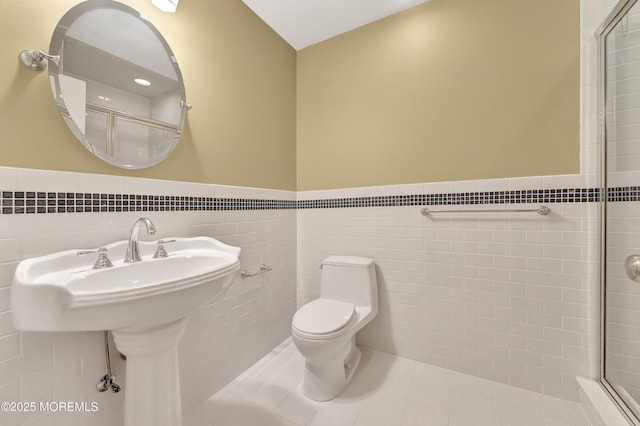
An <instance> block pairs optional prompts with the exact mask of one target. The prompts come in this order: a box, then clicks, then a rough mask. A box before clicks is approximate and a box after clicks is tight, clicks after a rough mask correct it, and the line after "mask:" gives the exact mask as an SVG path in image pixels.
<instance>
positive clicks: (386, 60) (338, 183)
mask: <svg viewBox="0 0 640 426" xmlns="http://www.w3.org/2000/svg"><path fill="white" fill-rule="evenodd" d="M579 16H580V13H579V0H536V1H531V0H482V1H478V0H430V1H429V2H427V3H425V4H423V5H420V6H417V7H415V8H412V9H410V10H408V11H405V12H403V13H400V14H398V15H395V16H392V17H389V18H386V19H384V20H381V21H378V22H375V23H373V24H370V25H368V26H365V27H362V28H360V29H356V30H354V31H352V32H349V33H347V34H343V35H341V36H338V37H335V38H333V39H330V40H327V41H325V42H323V43H320V44H317V45H314V46H311V47H308V48H306V49H304V50H301V51H299V52H298V73H297V78H298V86H297V87H298V89H297V97H298V105H297V112H298V115H297V124H298V129H297V135H298V136H297V175H298V178H297V179H298V189H299V190H310V189H327V188H343V187H354V186H371V185H386V184H401V183H415V182H435V181H449V180H467V179H483V178H502V177H516V176H533V175H550V174H567V173H578V172H579V161H580V154H579V149H580V148H579V132H580V129H579V116H580V115H579V113H580V109H579V108H580V106H579V102H580V96H579V73H580V71H579V52H580V40H579V34H580V22H579Z"/></svg>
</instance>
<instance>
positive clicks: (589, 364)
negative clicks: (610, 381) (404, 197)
mask: <svg viewBox="0 0 640 426" xmlns="http://www.w3.org/2000/svg"><path fill="white" fill-rule="evenodd" d="M566 180H567V182H566V184H567V186H571V185H572V184H575V183H576V179H575V177H573V176H568V177H566ZM549 182H550V183H552V184H554V188H555V187H556V186H558V184H560V183H562V182H563V177H555V178H554V179H549ZM500 183H501V184H502V186H501V187H500ZM543 184H544V182H543V180H542V179H535V178H534V179H504V180H502V182H498V181H496V180H493V181H489V182H482V181H481V182H480V183H476V185H474V186H473V188H469V187H468V186H466V185H463V184H462V183H459V182H455V183H451V184H449V185H448V186H447V185H443V184H438V185H433V186H432V185H429V184H425V185H423V187H422V189H423V193H425V194H430V193H432V191H433V189H435V190H436V192H440V191H442V189H443V188H449V190H450V191H452V192H457V191H458V190H464V191H467V190H469V191H474V190H477V188H478V187H479V186H478V185H480V186H483V187H487V188H491V189H492V190H497V191H500V190H503V191H504V190H507V189H512V188H515V189H518V190H521V189H533V188H536V189H541V188H542V189H546V188H543V187H541V186H537V185H543ZM384 190H386V191H391V192H392V193H393V192H395V193H398V192H399V191H401V189H400V188H398V190H397V191H394V190H393V189H392V188H391V187H385V188H384ZM367 191H369V192H370V191H371V188H367ZM337 196H350V197H357V196H363V194H361V193H359V191H358V190H357V189H353V190H351V191H350V193H349V194H348V195H345V194H344V193H343V191H340V193H339V195H338V191H335V192H334V191H323V192H322V191H314V193H313V194H312V197H314V198H328V199H331V198H335V197H337ZM298 198H299V200H306V199H307V198H306V194H305V193H304V192H300V193H298ZM472 207H473V208H482V209H491V208H497V209H508V208H510V207H513V205H509V204H501V205H482V206H472ZM517 207H519V208H523V207H533V208H535V207H537V205H526V204H525V205H523V204H518V205H517ZM548 207H550V208H551V209H552V213H551V214H549V215H548V216H540V215H538V214H536V213H440V214H435V213H434V214H432V215H429V216H427V217H424V216H422V215H421V214H420V207H419V206H401V207H360V208H324V209H299V210H298V268H299V273H298V305H302V304H304V303H306V302H308V301H309V300H312V299H314V298H316V297H318V296H319V278H320V273H319V270H318V266H319V264H320V263H321V262H322V259H323V258H324V257H326V256H328V255H335V254H338V255H343V254H344V255H346V254H349V255H359V256H367V257H371V258H373V259H375V261H376V263H377V265H378V272H379V275H378V276H379V279H380V281H379V296H380V302H379V303H380V308H379V314H378V317H377V318H376V319H374V320H373V322H372V323H371V324H370V325H369V326H367V327H366V328H365V329H364V330H362V331H361V332H360V334H359V336H358V341H359V344H360V345H363V346H365V347H368V348H371V349H374V350H378V351H382V352H387V353H391V354H394V355H398V356H401V357H406V358H410V359H414V360H418V361H423V362H427V363H430V364H433V365H437V366H441V367H446V368H450V369H452V370H456V371H460V372H463V373H468V374H473V375H476V376H480V377H484V378H488V379H492V380H496V381H498V382H502V383H507V384H510V385H514V386H518V387H522V388H525V389H528V390H532V391H535V392H540V393H544V394H548V395H551V396H557V397H562V398H566V399H571V400H574V401H577V400H578V387H577V384H576V382H575V376H576V375H584V376H589V377H595V371H596V365H597V352H596V347H597V328H598V325H597V322H596V318H597V315H596V314H597V300H598V299H597V298H598V294H597V277H596V270H597V269H596V258H595V256H596V253H595V251H594V247H596V241H597V234H596V232H597V225H598V224H597V219H596V218H597V208H598V207H597V204H596V203H588V202H582V203H551V204H548ZM445 208H447V206H435V207H433V209H434V210H438V209H445ZM455 208H456V209H457V208H461V209H465V208H466V209H468V208H469V206H455Z"/></svg>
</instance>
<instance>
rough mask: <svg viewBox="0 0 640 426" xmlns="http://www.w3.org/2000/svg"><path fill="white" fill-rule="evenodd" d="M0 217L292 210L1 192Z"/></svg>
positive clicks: (290, 205) (279, 205)
mask: <svg viewBox="0 0 640 426" xmlns="http://www.w3.org/2000/svg"><path fill="white" fill-rule="evenodd" d="M0 195H1V200H0V204H1V206H2V207H1V208H2V214H25V213H26V214H33V213H92V212H93V213H96V212H147V211H219V210H272V209H294V208H295V207H296V202H295V201H294V200H261V199H244V198H213V197H184V196H169V195H134V194H96V193H92V194H89V193H73V192H23V191H16V192H12V191H2V193H1V194H0Z"/></svg>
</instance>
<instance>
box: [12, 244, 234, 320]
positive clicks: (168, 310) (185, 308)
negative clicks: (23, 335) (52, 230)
mask: <svg viewBox="0 0 640 426" xmlns="http://www.w3.org/2000/svg"><path fill="white" fill-rule="evenodd" d="M173 239H174V240H175V242H172V243H170V244H167V245H166V246H165V247H166V250H167V252H168V254H169V256H168V257H166V258H158V259H153V258H152V256H153V254H154V252H155V249H156V247H157V241H140V242H139V248H140V254H141V257H142V261H140V262H135V263H124V261H123V259H124V257H125V251H126V248H127V241H118V242H115V243H112V244H109V245H107V246H105V247H106V248H107V249H108V250H109V253H108V256H109V258H110V259H111V261H112V262H113V267H111V268H106V269H92V266H93V264H94V262H95V260H96V259H97V256H98V255H97V254H87V255H83V256H79V255H78V252H79V251H80V250H68V251H63V252H59V253H55V254H51V255H48V256H42V257H37V258H32V259H27V260H24V261H22V262H21V263H20V264H19V265H18V268H17V270H16V273H15V276H14V281H13V286H12V288H11V306H12V314H13V320H14V323H15V325H16V328H17V329H18V330H23V331H83V330H84V331H90V330H117V329H123V328H132V327H134V328H138V327H148V326H150V325H154V324H166V323H169V322H171V321H174V320H177V319H180V318H184V317H185V316H186V315H187V314H189V313H190V312H192V311H193V310H194V309H196V308H197V307H199V306H201V305H203V304H205V303H206V302H208V301H210V300H212V299H213V298H215V297H216V296H218V295H220V294H221V293H222V292H223V291H224V290H225V289H226V288H227V287H228V285H229V284H230V282H231V281H232V279H233V277H234V275H235V273H236V272H237V271H239V270H240V261H239V259H238V257H239V255H240V249H239V248H237V247H232V246H228V245H226V244H223V243H221V242H219V241H217V240H215V239H213V238H209V237H195V238H173ZM165 240H168V238H165Z"/></svg>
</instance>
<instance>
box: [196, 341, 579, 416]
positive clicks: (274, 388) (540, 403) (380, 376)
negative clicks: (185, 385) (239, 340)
mask: <svg viewBox="0 0 640 426" xmlns="http://www.w3.org/2000/svg"><path fill="white" fill-rule="evenodd" d="M303 367H304V360H303V358H302V356H301V355H300V354H299V353H298V351H297V350H296V348H295V346H294V345H293V343H292V342H291V340H290V339H287V340H286V341H285V342H284V343H282V344H281V345H280V346H278V347H277V348H275V349H274V350H273V351H272V352H271V353H269V354H268V355H267V356H265V357H264V358H263V359H262V360H260V361H259V362H258V363H256V364H255V365H253V366H252V367H251V368H249V369H248V370H247V371H246V372H244V373H243V374H242V375H241V376H240V377H238V378H237V379H236V380H234V381H233V382H232V383H230V384H229V385H228V386H226V387H225V388H224V389H222V390H221V391H220V392H218V393H216V394H215V395H213V396H212V397H211V398H209V399H208V400H207V401H205V402H203V403H202V404H200V405H199V406H198V407H196V409H195V410H194V411H193V413H191V414H190V415H187V416H185V418H184V426H207V425H208V426H422V425H428V426H440V425H447V426H485V425H486V426H590V425H591V423H590V422H589V420H588V419H587V417H586V415H585V413H584V412H583V410H582V408H581V407H580V405H579V404H577V403H573V402H569V401H565V400H562V399H557V398H551V397H548V396H546V395H541V394H537V393H533V392H529V391H526V390H523V389H519V388H514V387H511V386H507V385H503V384H501V383H496V382H492V381H489V380H485V379H481V378H478V377H474V376H469V375H466V374H461V373H457V372H454V371H450V370H446V369H442V368H439V367H434V366H431V365H428V364H423V363H420V362H416V361H411V360H408V359H404V358H399V357H395V356H392V355H388V354H384V353H380V352H374V351H365V350H363V351H362V361H361V363H360V366H359V367H358V370H357V371H356V374H355V376H354V378H353V381H352V382H351V384H350V385H349V386H348V387H347V389H345V391H343V392H342V394H340V396H339V397H337V398H335V399H334V400H333V401H329V402H315V401H311V400H309V399H307V398H305V397H304V396H303V395H302V393H301V391H300V383H301V381H302V369H303Z"/></svg>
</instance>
